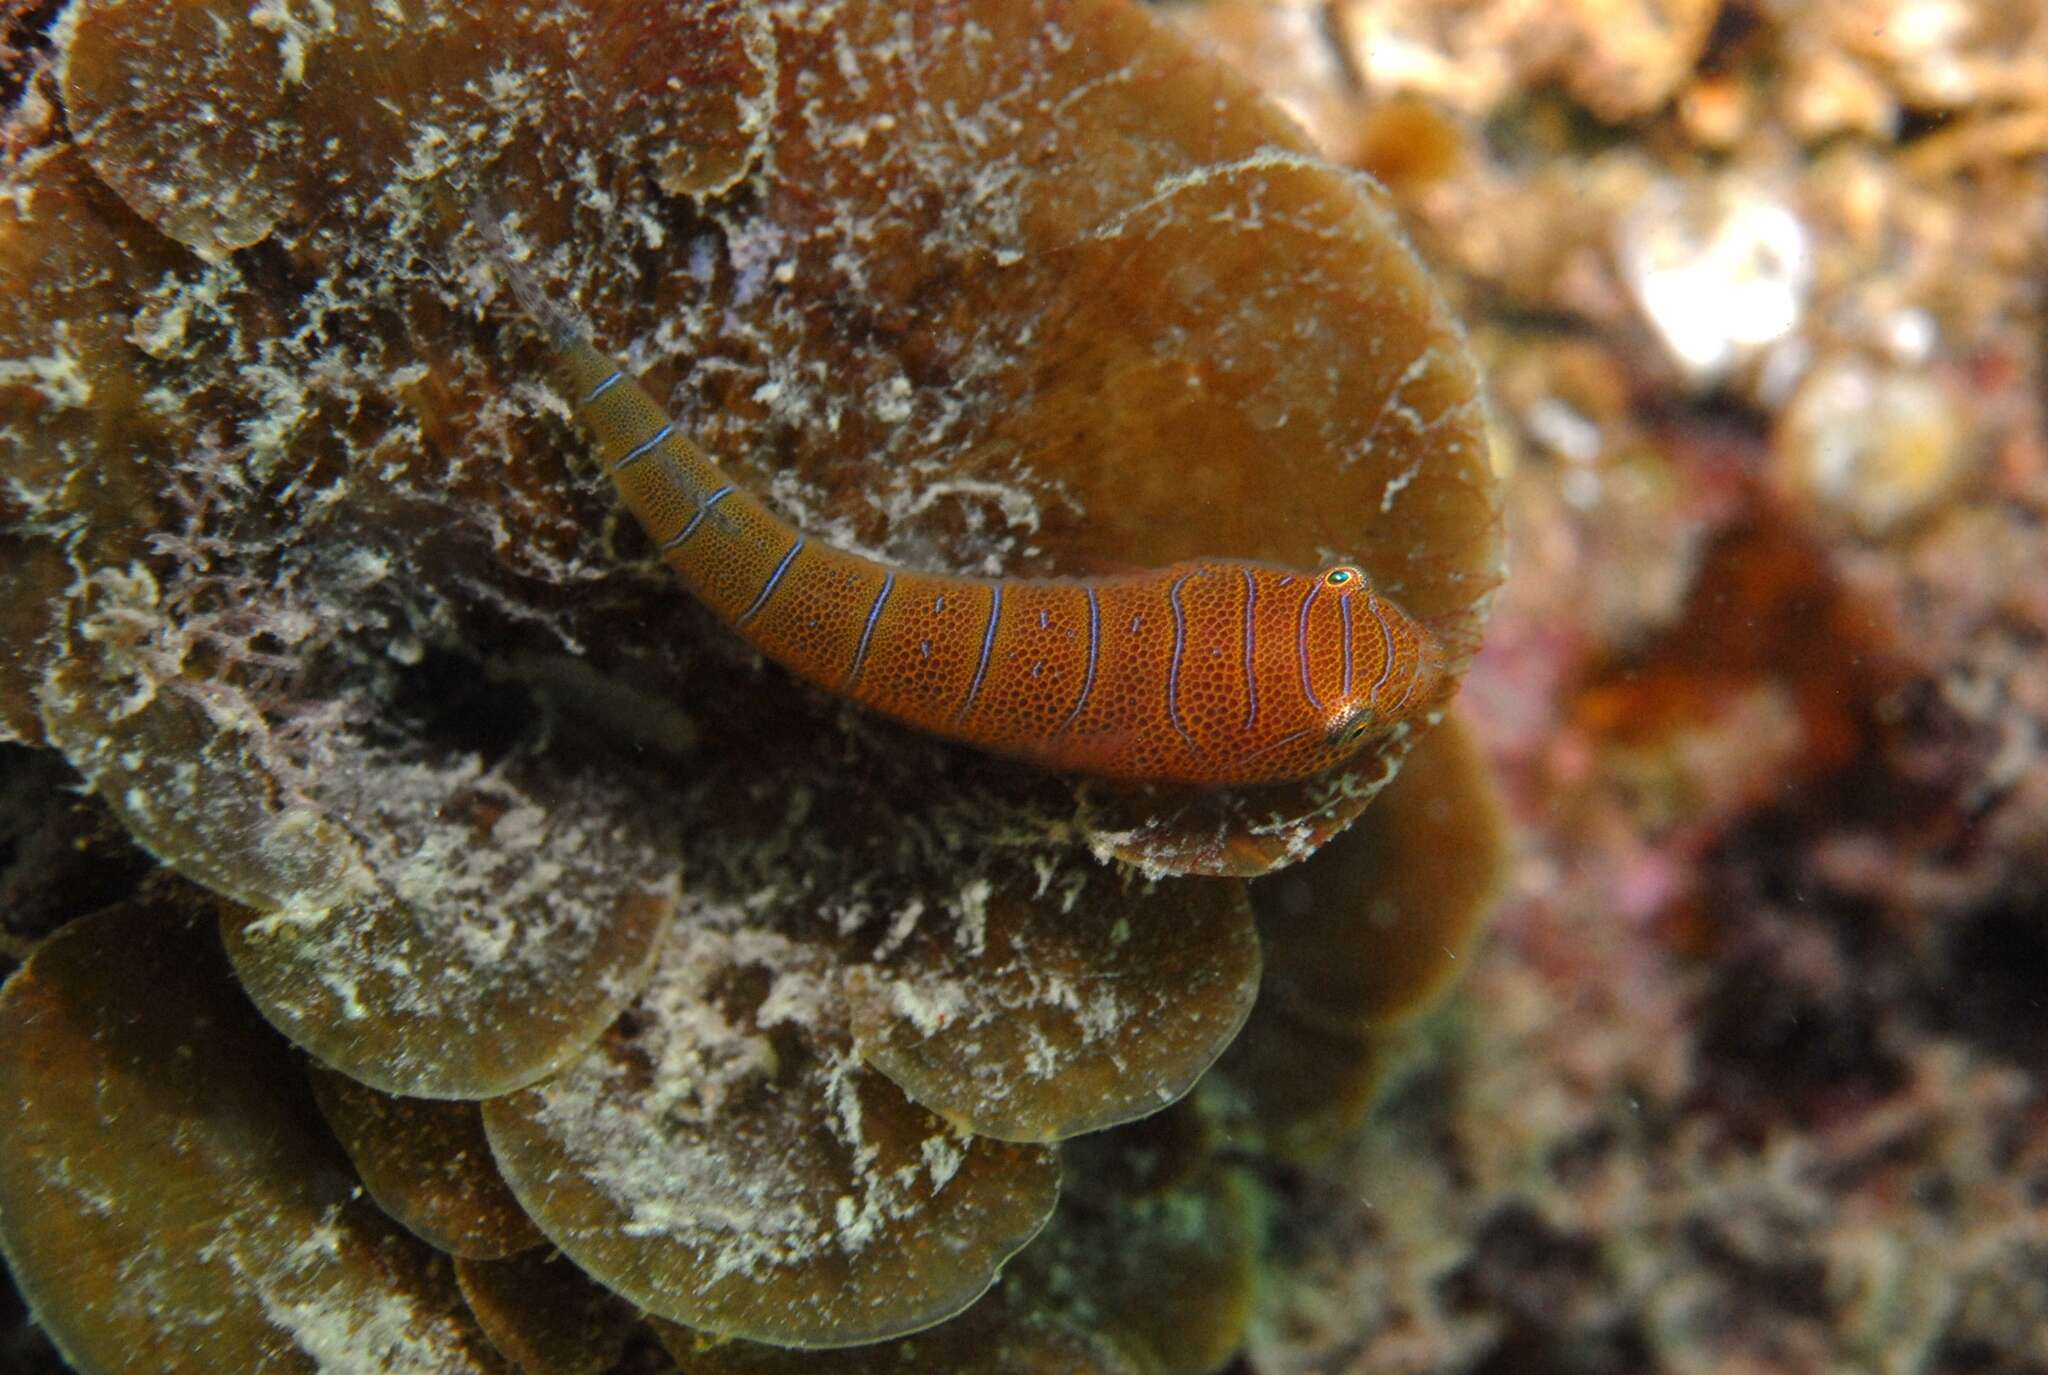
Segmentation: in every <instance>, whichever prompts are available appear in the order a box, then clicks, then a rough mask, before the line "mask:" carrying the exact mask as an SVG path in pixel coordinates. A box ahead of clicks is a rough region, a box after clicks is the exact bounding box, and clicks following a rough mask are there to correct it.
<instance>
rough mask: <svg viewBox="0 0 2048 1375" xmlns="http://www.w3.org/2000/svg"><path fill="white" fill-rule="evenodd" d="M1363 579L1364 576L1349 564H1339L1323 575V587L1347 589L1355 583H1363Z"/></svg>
mask: <svg viewBox="0 0 2048 1375" xmlns="http://www.w3.org/2000/svg"><path fill="white" fill-rule="evenodd" d="M1364 579H1365V574H1363V573H1361V572H1359V571H1358V570H1357V569H1356V568H1353V567H1352V566H1351V565H1350V564H1348V563H1346V564H1339V565H1338V566H1337V567H1335V568H1332V569H1331V570H1330V571H1329V572H1327V573H1325V574H1323V585H1324V586H1325V587H1349V586H1351V584H1353V583H1355V582H1362V581H1364Z"/></svg>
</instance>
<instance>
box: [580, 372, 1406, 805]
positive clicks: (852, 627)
mask: <svg viewBox="0 0 2048 1375" xmlns="http://www.w3.org/2000/svg"><path fill="white" fill-rule="evenodd" d="M560 348H561V353H560V358H559V362H560V372H561V376H562V384H563V388H564V392H565V395H566V397H567V399H568V400H569V401H570V403H571V405H573V406H574V407H575V408H576V410H577V412H578V414H579V415H580V416H581V418H582V420H583V422H584V423H585V424H586V425H587V426H588V427H589V428H590V430H591V432H592V434H593V435H594V436H595V437H596V439H597V443H598V449H599V453H600V456H601V458H602V460H603V462H604V465H605V469H606V471H608V472H609V473H610V474H611V476H612V480H613V481H614V482H615V483H617V484H618V488H619V491H620V493H621V494H622V495H623V496H624V497H625V499H626V503H627V505H628V506H630V507H631V508H632V511H633V514H634V515H635V516H636V517H638V518H639V521H640V524H641V526H642V527H643V528H644V529H645V530H646V531H647V534H648V536H649V537H650V538H652V539H653V540H654V541H655V543H656V544H657V545H658V546H659V547H660V548H661V551H662V556H663V557H664V558H665V559H666V560H667V562H668V564H669V566H670V567H671V568H673V569H675V571H676V572H677V573H678V574H679V575H680V576H681V577H682V579H683V581H684V582H685V583H686V584H688V585H689V588H690V590H691V591H692V592H694V593H695V594H696V595H697V596H698V597H699V598H700V599H702V601H703V602H704V604H705V605H706V606H708V607H710V608H711V609H712V610H713V611H714V612H716V613H717V614H718V615H719V616H720V617H721V618H722V619H724V620H725V621H727V622H728V623H730V624H731V625H732V626H733V627H734V628H735V629H737V630H738V631H739V632H740V633H741V634H742V635H744V636H745V637H746V638H747V639H748V640H749V641H750V642H751V643H752V644H753V645H754V646H755V647H757V648H758V649H759V650H760V651H761V652H762V653H763V654H765V655H767V656H768V657H769V658H771V659H773V660H775V661H776V662H777V663H779V664H782V665H783V666H785V667H786V668H788V669H790V670H791V671H792V672H795V673H797V674H799V675H801V676H802V677H804V678H806V679H808V680H809V681H811V682H813V683H816V684H818V685H819V686H820V687H824V688H827V689H830V690H832V691H834V692H841V693H844V694H845V695H847V696H848V697H851V698H852V699H853V700H855V701H857V702H859V703H861V704H862V705H863V706H866V707H869V708H872V709H873V710H875V711H878V712H881V713H882V714H883V715H886V716H890V717H893V718H895V719H896V720H898V721H903V722H906V723H908V724H909V725H912V726H916V727H918V728H920V729H922V730H927V731H930V732H932V733H933V734H935V735H941V736H945V737H947V738H948V739H953V740H959V741H964V742H966V743H967V744H970V745H975V746H978V747H980V748H982V749H986V750H989V751H992V752H994V753H997V754H1003V755H1009V756H1012V757H1015V758H1021V759H1025V760H1029V761H1031V762H1033V763H1035V764H1038V765H1041V766H1043V767H1046V768H1050V769H1057V770H1065V771H1072V772H1077V773H1086V774H1094V775H1099V776H1103V777H1108V778H1117V779H1126V780H1133V781H1149V782H1172V783H1191V784H1256V783H1272V782H1281V781H1286V780H1291V779H1299V778H1307V777H1312V776H1313V775H1315V774H1318V773H1321V772H1323V771H1324V770H1325V769H1328V768H1330V767H1331V766H1333V765H1335V764H1337V763H1339V762H1341V761H1342V760H1344V759H1345V758H1346V757H1348V756H1349V755H1351V754H1352V753H1353V752H1355V751H1356V750H1357V749H1358V747H1359V746H1360V745H1361V744H1362V743H1364V741H1366V740H1367V739H1369V738H1371V737H1372V736H1373V735H1375V734H1378V733H1383V732H1385V731H1388V730H1391V729H1393V728H1395V727H1396V726H1397V725H1399V724H1400V723H1401V722H1403V721H1405V720H1407V719H1408V718H1410V717H1412V716H1414V715H1416V714H1417V713H1418V712H1420V711H1422V710H1424V709H1425V708H1427V707H1428V706H1430V705H1433V704H1434V703H1435V701H1436V699H1437V696H1438V692H1439V688H1440V686H1441V673H1440V669H1439V665H1440V664H1441V656H1440V654H1439V652H1438V650H1437V647H1436V644H1435V642H1434V641H1433V640H1432V638H1431V637H1430V635H1429V633H1428V631H1427V630H1426V629H1425V628H1424V627H1422V626H1420V625H1418V624H1417V623H1416V622H1415V621H1413V620H1411V619H1410V618H1409V617H1408V616H1407V615H1406V614H1405V613H1404V612H1402V611H1401V609H1400V608H1399V607H1397V606H1395V605H1394V604H1393V603H1392V602H1391V601H1389V600H1388V599H1387V598H1385V597H1382V596H1379V595H1378V594H1377V593H1376V592H1374V591H1373V589H1372V587H1371V585H1370V584H1369V583H1368V581H1367V580H1366V577H1365V575H1364V574H1363V573H1362V572H1361V571H1360V570H1358V569H1357V568H1355V567H1353V566H1351V565H1349V564H1340V565H1337V566H1335V567H1332V568H1326V569H1324V570H1322V571H1321V572H1318V573H1305V572H1299V571H1294V570H1289V569H1286V568H1278V567H1274V566H1271V565H1268V564H1256V563H1246V562H1241V561H1237V560H1230V559H1197V560H1192V561H1189V562H1185V563H1177V564H1174V565H1172V566H1170V567H1167V568H1160V569H1153V570H1148V571H1145V572H1139V573H1131V574H1125V575H1120V576H1114V577H1100V578H973V577H955V576H948V575H941V574H932V573H917V572H912V571H909V570H907V569H902V568H895V567H892V566H890V565H888V564H884V563H878V562H876V561H875V560H873V559H868V558H863V557H861V556H860V555H857V554H851V553H847V552H846V551H844V550H840V549H834V548H832V547H831V546H830V545H827V544H825V543H823V542H821V541H818V540H812V539H807V538H805V536H804V535H803V533H802V532H801V531H799V530H797V529H796V528H795V527H794V526H792V525H790V524H789V523H788V522H787V521H785V520H783V519H781V518H780V517H778V516H776V515H775V514H774V513H773V512H771V511H770V510H769V509H768V508H767V507H766V506H764V505H762V504H761V502H760V501H758V500H756V499H755V498H754V497H752V496H751V495H749V494H748V493H746V492H744V491H742V490H740V489H739V488H738V487H736V486H735V485H734V484H733V482H732V480H731V479H730V478H728V477H727V476H726V475H725V473H724V472H722V471H721V470H720V469H719V467H718V466H717V465H716V464H715V463H713V462H712V461H711V460H710V459H709V458H708V457H706V456H705V455H704V453H703V452H702V451H701V450H699V449H698V448H697V447H696V446H695V445H694V444H692V443H691V442H690V441H689V440H688V439H686V438H684V437H683V436H682V435H681V434H680V433H678V432H677V431H676V429H675V427H674V426H673V425H672V424H671V423H670V421H669V419H668V417H667V416H666V415H664V414H663V413H662V410H661V408H660V406H658V405H657V404H656V403H655V401H654V399H653V398H652V397H651V396H649V395H648V394H647V392H646V390H645V389H644V388H642V387H641V386H640V385H639V384H638V383H637V382H635V381H634V380H633V379H632V378H630V377H628V376H627V375H626V374H625V373H624V371H623V370H622V369H621V368H620V367H619V365H618V364H617V363H616V362H614V361H613V360H612V359H610V358H608V357H606V356H605V355H604V354H602V353H600V352H599V351H598V350H597V349H596V348H594V347H593V346H592V345H590V344H589V343H588V342H584V341H580V340H573V339H572V340H561V341H560Z"/></svg>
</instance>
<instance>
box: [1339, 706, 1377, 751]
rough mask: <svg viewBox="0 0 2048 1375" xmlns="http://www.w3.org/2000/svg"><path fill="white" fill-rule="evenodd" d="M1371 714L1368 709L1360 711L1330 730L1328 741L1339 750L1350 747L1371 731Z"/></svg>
mask: <svg viewBox="0 0 2048 1375" xmlns="http://www.w3.org/2000/svg"><path fill="white" fill-rule="evenodd" d="M1372 725H1373V716H1372V713H1371V712H1370V711H1361V712H1360V713H1358V715H1356V716H1354V717H1352V718H1351V720H1350V721H1348V722H1346V723H1345V724H1344V725H1341V726H1339V727H1337V729H1336V730H1334V731H1332V732H1330V743H1331V744H1332V745H1334V746H1335V747H1336V748H1338V749H1340V750H1347V749H1350V748H1351V747H1352V746H1353V745H1355V744H1357V743H1358V742H1359V741H1361V740H1363V739H1365V737H1366V736H1367V735H1369V734H1371V733H1372Z"/></svg>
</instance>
